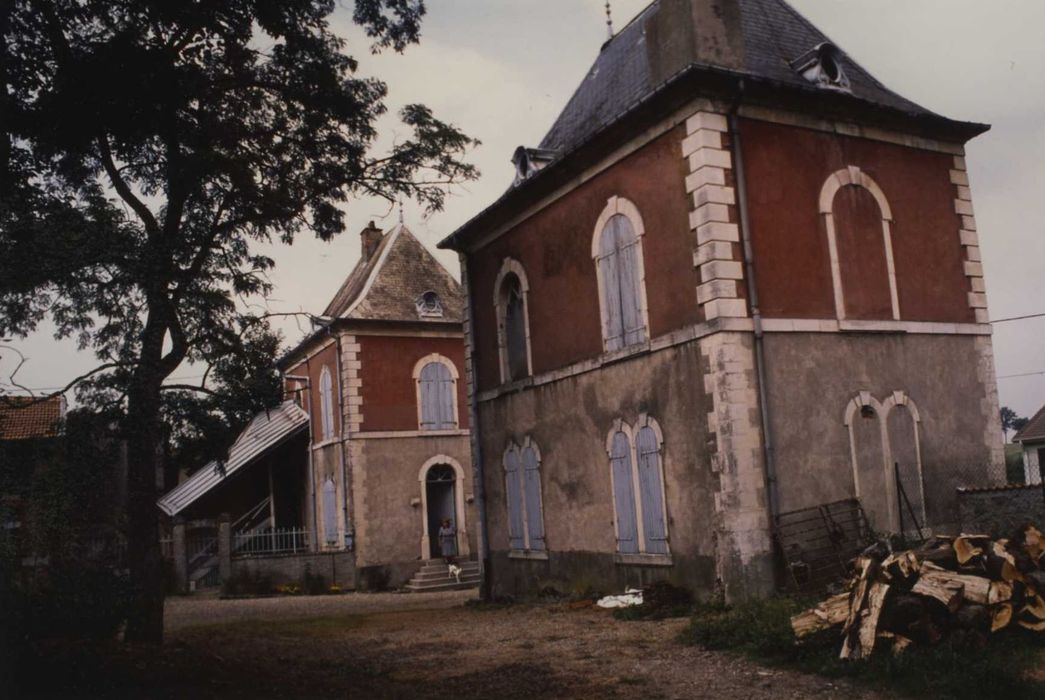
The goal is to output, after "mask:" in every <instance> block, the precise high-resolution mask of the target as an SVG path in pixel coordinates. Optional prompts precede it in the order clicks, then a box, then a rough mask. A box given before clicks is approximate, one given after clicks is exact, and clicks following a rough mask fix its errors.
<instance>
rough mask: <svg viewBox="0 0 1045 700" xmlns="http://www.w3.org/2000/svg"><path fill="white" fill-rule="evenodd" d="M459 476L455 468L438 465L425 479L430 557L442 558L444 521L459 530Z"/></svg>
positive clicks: (430, 470) (429, 471)
mask: <svg viewBox="0 0 1045 700" xmlns="http://www.w3.org/2000/svg"><path fill="white" fill-rule="evenodd" d="M456 488H457V474H456V473H455V472H454V469H453V467H451V466H449V465H445V464H438V465H436V466H434V467H432V468H431V469H429V470H428V476H427V477H426V478H425V500H426V501H427V503H428V542H429V552H428V554H429V556H430V557H432V558H438V557H441V556H442V550H441V548H440V546H439V528H440V527H441V526H442V523H443V520H449V521H450V524H451V525H453V527H454V530H455V531H456V530H457V527H458V524H457V513H456V510H457V509H456V503H457V493H456V491H455V489H456Z"/></svg>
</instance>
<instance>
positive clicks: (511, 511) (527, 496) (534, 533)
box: [504, 436, 546, 552]
mask: <svg viewBox="0 0 1045 700" xmlns="http://www.w3.org/2000/svg"><path fill="white" fill-rule="evenodd" d="M540 470H541V453H540V450H538V449H537V445H536V444H535V443H534V442H533V441H532V440H531V439H530V437H529V436H527V437H526V439H525V440H523V445H522V447H519V446H518V445H516V444H515V443H514V442H513V443H510V444H509V445H508V449H507V450H505V452H504V482H505V499H506V500H507V502H508V546H509V547H510V548H511V549H513V550H516V551H520V550H523V551H537V552H541V551H544V550H545V549H546V546H545V542H544V504H543V501H542V498H541V471H540Z"/></svg>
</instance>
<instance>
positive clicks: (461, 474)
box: [417, 454, 471, 561]
mask: <svg viewBox="0 0 1045 700" xmlns="http://www.w3.org/2000/svg"><path fill="white" fill-rule="evenodd" d="M438 466H447V467H450V468H452V469H453V470H454V474H455V475H456V477H457V478H456V479H455V481H454V510H455V511H456V513H457V554H458V556H461V557H466V558H467V557H468V556H469V555H470V554H471V550H470V549H469V546H468V526H467V521H466V520H465V507H464V503H465V496H464V479H465V471H464V467H462V466H461V463H460V462H458V461H457V460H456V459H454V458H453V457H450V456H449V455H445V454H438V455H435V456H434V457H430V458H429V459H428V460H427V461H426V462H425V463H424V464H422V465H421V469H420V470H419V471H418V472H417V480H418V482H420V487H421V504H420V505H421V509H420V510H421V557H420V558H421V560H422V561H430V560H431V558H432V549H431V544H432V538H431V537H430V536H429V534H428V488H427V480H428V470H429V469H431V468H432V467H438Z"/></svg>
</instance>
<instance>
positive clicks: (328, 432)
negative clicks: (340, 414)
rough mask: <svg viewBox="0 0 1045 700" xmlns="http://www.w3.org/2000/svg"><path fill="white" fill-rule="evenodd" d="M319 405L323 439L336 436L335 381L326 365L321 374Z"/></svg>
mask: <svg viewBox="0 0 1045 700" xmlns="http://www.w3.org/2000/svg"><path fill="white" fill-rule="evenodd" d="M319 406H320V411H319V412H320V419H321V420H322V423H323V439H324V440H329V439H330V438H331V437H333V436H334V396H333V381H332V380H331V378H330V370H329V369H327V367H326V365H324V366H323V371H322V372H321V373H320V375H319Z"/></svg>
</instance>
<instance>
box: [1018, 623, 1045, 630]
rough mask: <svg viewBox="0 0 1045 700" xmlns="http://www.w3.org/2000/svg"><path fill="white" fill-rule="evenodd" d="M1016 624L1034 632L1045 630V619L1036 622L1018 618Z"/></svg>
mask: <svg viewBox="0 0 1045 700" xmlns="http://www.w3.org/2000/svg"><path fill="white" fill-rule="evenodd" d="M1016 624H1018V625H1019V626H1020V627H1024V628H1026V629H1029V630H1034V631H1035V632H1042V631H1045V620H1038V621H1036V622H1032V621H1030V620H1019V621H1017V623H1016Z"/></svg>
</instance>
